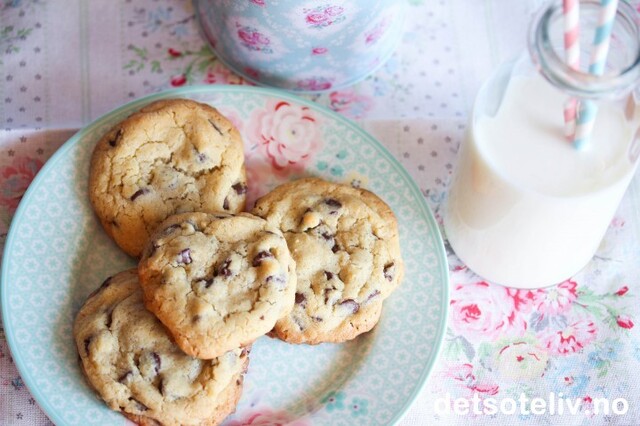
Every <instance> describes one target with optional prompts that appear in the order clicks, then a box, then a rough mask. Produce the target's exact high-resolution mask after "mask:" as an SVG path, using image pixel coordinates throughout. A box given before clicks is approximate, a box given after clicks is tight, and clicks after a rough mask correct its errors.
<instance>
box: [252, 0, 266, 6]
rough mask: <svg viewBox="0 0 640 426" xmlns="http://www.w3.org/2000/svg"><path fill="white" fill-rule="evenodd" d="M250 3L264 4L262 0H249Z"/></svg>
mask: <svg viewBox="0 0 640 426" xmlns="http://www.w3.org/2000/svg"><path fill="white" fill-rule="evenodd" d="M251 3H253V4H257V5H258V6H264V4H265V3H264V0H251Z"/></svg>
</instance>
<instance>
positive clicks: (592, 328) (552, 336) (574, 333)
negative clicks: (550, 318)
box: [538, 318, 598, 355]
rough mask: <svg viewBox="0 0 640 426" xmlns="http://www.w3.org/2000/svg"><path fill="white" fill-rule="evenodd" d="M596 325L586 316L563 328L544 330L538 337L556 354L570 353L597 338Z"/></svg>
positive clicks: (543, 344) (550, 351) (544, 345)
mask: <svg viewBox="0 0 640 426" xmlns="http://www.w3.org/2000/svg"><path fill="white" fill-rule="evenodd" d="M597 331H598V330H597V328H596V325H595V324H594V323H593V321H591V320H590V319H587V318H584V319H579V320H577V321H574V322H572V323H571V324H569V325H567V326H566V327H564V328H563V329H562V330H558V329H553V330H544V331H542V332H541V333H540V334H539V335H538V338H539V339H540V342H541V344H542V347H544V348H546V349H547V350H548V351H549V353H552V354H555V355H569V354H572V353H574V352H578V351H580V350H581V349H583V348H585V347H586V346H587V345H588V344H589V343H591V342H592V341H593V339H595V337H596V334H597Z"/></svg>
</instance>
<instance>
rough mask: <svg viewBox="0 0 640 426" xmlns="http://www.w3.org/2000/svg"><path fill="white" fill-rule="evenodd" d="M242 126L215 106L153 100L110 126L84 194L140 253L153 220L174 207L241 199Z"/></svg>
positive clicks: (112, 231)
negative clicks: (239, 131) (232, 122)
mask: <svg viewBox="0 0 640 426" xmlns="http://www.w3.org/2000/svg"><path fill="white" fill-rule="evenodd" d="M246 192H247V185H246V178H245V169H244V151H243V145H242V140H241V137H240V134H239V133H238V131H237V130H236V129H235V127H234V126H233V125H232V124H231V122H230V121H229V120H227V119H226V118H225V117H223V116H222V115H221V114H220V113H219V112H218V111H217V110H216V109H215V108H213V107H211V106H209V105H206V104H202V103H198V102H195V101H191V100H187V99H168V100H160V101H156V102H154V103H152V104H150V105H148V106H146V107H144V108H142V109H141V110H140V111H139V112H136V113H134V114H132V115H131V116H129V117H128V118H127V119H125V120H124V121H122V122H121V123H119V124H117V125H116V126H115V127H114V128H113V129H111V130H110V131H109V132H108V133H107V134H106V135H105V136H104V137H103V138H102V139H101V140H100V141H99V142H98V143H97V145H96V147H95V149H94V151H93V156H92V159H91V170H90V177H89V195H90V199H91V203H92V205H93V208H94V210H95V212H96V213H97V215H98V218H99V219H100V222H101V223H102V226H103V227H104V229H105V230H106V232H107V233H108V234H109V235H110V236H111V237H112V238H113V239H114V240H115V241H116V243H117V244H118V245H119V246H120V247H121V248H122V249H123V250H124V251H125V252H127V253H128V254H130V255H131V256H134V257H139V256H140V253H141V252H142V247H143V245H144V243H145V242H146V240H147V238H148V237H149V235H150V234H151V233H152V232H153V231H154V230H155V227H156V226H157V225H158V224H159V223H160V222H162V221H163V220H164V219H166V218H167V217H168V216H170V215H172V214H174V213H181V212H189V211H204V212H215V211H226V212H230V213H236V212H239V211H242V210H243V209H244V206H245V198H246Z"/></svg>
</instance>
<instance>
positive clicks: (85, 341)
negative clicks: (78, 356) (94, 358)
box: [84, 336, 93, 356]
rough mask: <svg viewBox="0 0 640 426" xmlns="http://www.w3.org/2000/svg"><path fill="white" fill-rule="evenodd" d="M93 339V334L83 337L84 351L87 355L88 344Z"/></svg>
mask: <svg viewBox="0 0 640 426" xmlns="http://www.w3.org/2000/svg"><path fill="white" fill-rule="evenodd" d="M92 339H93V336H89V337H87V338H86V339H84V353H85V354H86V355H87V356H89V345H90V344H91V340H92Z"/></svg>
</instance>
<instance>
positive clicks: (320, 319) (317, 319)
mask: <svg viewBox="0 0 640 426" xmlns="http://www.w3.org/2000/svg"><path fill="white" fill-rule="evenodd" d="M311 319H312V320H314V321H315V322H322V321H323V319H322V318H321V317H311Z"/></svg>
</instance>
